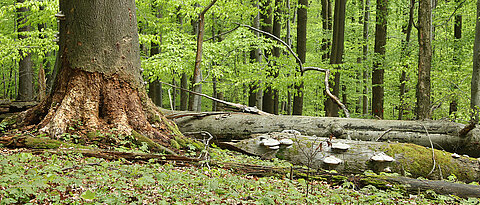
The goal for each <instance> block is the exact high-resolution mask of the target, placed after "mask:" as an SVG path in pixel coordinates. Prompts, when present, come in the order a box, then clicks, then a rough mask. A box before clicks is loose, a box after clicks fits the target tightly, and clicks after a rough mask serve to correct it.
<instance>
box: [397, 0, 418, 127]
mask: <svg viewBox="0 0 480 205" xmlns="http://www.w3.org/2000/svg"><path fill="white" fill-rule="evenodd" d="M414 12H415V0H411V1H410V12H409V13H408V23H407V26H406V27H404V29H403V33H404V34H405V40H404V41H403V43H402V56H401V59H405V58H407V57H408V55H409V54H410V52H409V51H408V47H409V44H410V36H411V33H412V27H413V15H414ZM402 61H403V60H402ZM404 67H405V68H408V65H407V64H405V65H404ZM406 81H407V72H406V71H404V70H403V71H402V73H401V74H400V95H399V97H400V105H399V108H398V119H399V120H402V119H403V113H404V110H405V93H406V91H407V90H406V83H407V82H406Z"/></svg>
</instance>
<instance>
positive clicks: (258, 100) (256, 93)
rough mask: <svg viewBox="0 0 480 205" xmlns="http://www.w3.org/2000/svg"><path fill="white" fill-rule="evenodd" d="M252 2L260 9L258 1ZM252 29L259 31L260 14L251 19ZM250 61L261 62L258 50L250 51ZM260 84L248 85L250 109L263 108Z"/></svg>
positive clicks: (257, 34) (256, 33) (252, 83)
mask: <svg viewBox="0 0 480 205" xmlns="http://www.w3.org/2000/svg"><path fill="white" fill-rule="evenodd" d="M253 1H254V3H253V4H254V7H255V8H256V9H260V5H259V4H258V0H253ZM252 26H253V27H254V28H256V29H260V12H257V15H256V16H255V18H254V19H253V25H252ZM254 33H255V35H256V36H257V37H259V36H260V34H259V33H258V32H254ZM250 60H251V62H252V63H253V62H258V63H260V62H262V58H261V55H260V49H258V48H257V49H252V50H251V51H250ZM259 84H260V82H251V83H250V85H249V91H248V106H250V107H255V106H256V107H257V108H259V109H262V106H263V92H262V89H261V88H260V85H259Z"/></svg>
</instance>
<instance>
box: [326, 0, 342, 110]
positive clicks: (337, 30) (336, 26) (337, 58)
mask: <svg viewBox="0 0 480 205" xmlns="http://www.w3.org/2000/svg"><path fill="white" fill-rule="evenodd" d="M346 3H347V1H346V0H336V1H335V11H334V16H333V39H332V53H331V56H330V64H332V65H334V67H335V68H336V70H337V72H335V75H334V76H335V77H334V83H333V84H331V83H329V84H330V87H332V88H333V92H332V94H333V95H335V96H339V94H340V72H338V70H340V69H341V64H342V63H343V50H344V33H345V6H346ZM325 105H326V106H325V111H326V116H328V117H338V106H337V104H336V103H334V102H333V101H332V99H331V98H327V101H326V103H325Z"/></svg>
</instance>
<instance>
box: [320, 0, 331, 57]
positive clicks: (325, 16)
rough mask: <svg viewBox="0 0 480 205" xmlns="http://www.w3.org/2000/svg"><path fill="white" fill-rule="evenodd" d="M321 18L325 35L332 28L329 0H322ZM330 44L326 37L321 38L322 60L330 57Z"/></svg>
mask: <svg viewBox="0 0 480 205" xmlns="http://www.w3.org/2000/svg"><path fill="white" fill-rule="evenodd" d="M322 20H323V23H322V26H323V30H324V32H325V34H326V36H328V35H327V34H328V32H329V31H330V30H332V3H331V2H330V0H322ZM330 45H331V42H330V40H329V38H328V37H325V38H324V39H322V52H323V55H322V59H323V60H328V59H329V58H330V50H329V49H330Z"/></svg>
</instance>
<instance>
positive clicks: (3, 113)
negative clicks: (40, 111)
mask: <svg viewBox="0 0 480 205" xmlns="http://www.w3.org/2000/svg"><path fill="white" fill-rule="evenodd" d="M37 104H38V102H35V101H25V102H23V101H10V100H3V99H0V121H2V120H3V119H5V118H7V117H10V116H12V115H14V114H15V113H18V112H21V111H25V110H27V109H29V108H31V107H34V106H35V105H37Z"/></svg>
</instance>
